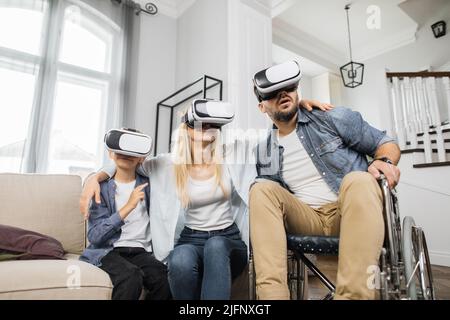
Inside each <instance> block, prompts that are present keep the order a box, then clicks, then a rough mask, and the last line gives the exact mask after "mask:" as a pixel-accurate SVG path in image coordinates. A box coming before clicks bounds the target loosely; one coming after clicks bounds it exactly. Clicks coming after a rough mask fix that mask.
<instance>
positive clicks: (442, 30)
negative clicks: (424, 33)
mask: <svg viewBox="0 0 450 320" xmlns="http://www.w3.org/2000/svg"><path fill="white" fill-rule="evenodd" d="M431 29H432V30H433V34H434V37H435V38H440V37H443V36H445V34H446V33H447V25H446V23H445V21H438V22H436V23H435V24H433V25H432V26H431Z"/></svg>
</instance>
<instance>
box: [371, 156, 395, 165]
mask: <svg viewBox="0 0 450 320" xmlns="http://www.w3.org/2000/svg"><path fill="white" fill-rule="evenodd" d="M378 160H380V161H384V162H386V163H389V164H392V165H393V164H394V163H393V162H392V160H391V159H389V158H388V157H381V158H375V159H373V160H372V161H370V162H369V165H368V166H369V167H370V166H371V165H372V164H373V163H374V162H375V161H378Z"/></svg>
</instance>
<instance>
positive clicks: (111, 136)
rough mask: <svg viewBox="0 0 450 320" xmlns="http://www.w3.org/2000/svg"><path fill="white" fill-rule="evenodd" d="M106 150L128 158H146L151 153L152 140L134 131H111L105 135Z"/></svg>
mask: <svg viewBox="0 0 450 320" xmlns="http://www.w3.org/2000/svg"><path fill="white" fill-rule="evenodd" d="M104 141H105V146H106V149H108V150H109V151H112V152H114V153H118V154H122V155H125V156H130V157H138V158H141V157H147V156H148V155H150V153H151V151H152V138H151V137H150V136H148V135H145V134H143V133H139V132H137V131H136V130H134V129H112V130H109V131H108V132H107V133H106V134H105V139H104Z"/></svg>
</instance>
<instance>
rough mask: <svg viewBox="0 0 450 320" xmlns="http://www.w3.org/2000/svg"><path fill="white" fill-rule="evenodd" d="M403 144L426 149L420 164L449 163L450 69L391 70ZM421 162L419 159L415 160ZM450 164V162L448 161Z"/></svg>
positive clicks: (420, 150) (404, 147)
mask: <svg viewBox="0 0 450 320" xmlns="http://www.w3.org/2000/svg"><path fill="white" fill-rule="evenodd" d="M386 75H387V78H388V79H390V82H389V86H390V87H389V89H390V94H391V108H392V114H393V117H394V129H395V131H396V134H397V139H398V142H399V145H400V148H401V149H402V151H404V152H405V153H406V152H408V151H412V152H418V153H422V154H423V157H422V160H418V161H419V162H421V163H420V164H433V163H442V164H445V163H447V162H448V161H449V160H450V159H449V157H448V156H447V155H448V154H450V150H449V149H450V148H447V149H446V141H447V142H448V139H445V138H446V136H445V134H447V132H448V131H449V129H450V72H403V73H387V74H386ZM415 164H419V163H415ZM447 164H448V163H447Z"/></svg>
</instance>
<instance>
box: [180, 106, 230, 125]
mask: <svg viewBox="0 0 450 320" xmlns="http://www.w3.org/2000/svg"><path fill="white" fill-rule="evenodd" d="M233 119H234V108H233V106H232V105H231V103H228V102H222V101H216V100H208V99H197V100H194V101H192V104H191V106H190V107H189V109H188V110H187V112H186V114H185V115H184V116H183V117H182V118H181V122H183V123H186V125H187V126H188V127H190V128H194V124H195V123H196V122H199V123H202V124H207V125H210V126H211V127H214V128H218V129H220V128H221V127H222V126H224V125H226V124H228V123H230V122H232V121H233Z"/></svg>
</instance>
